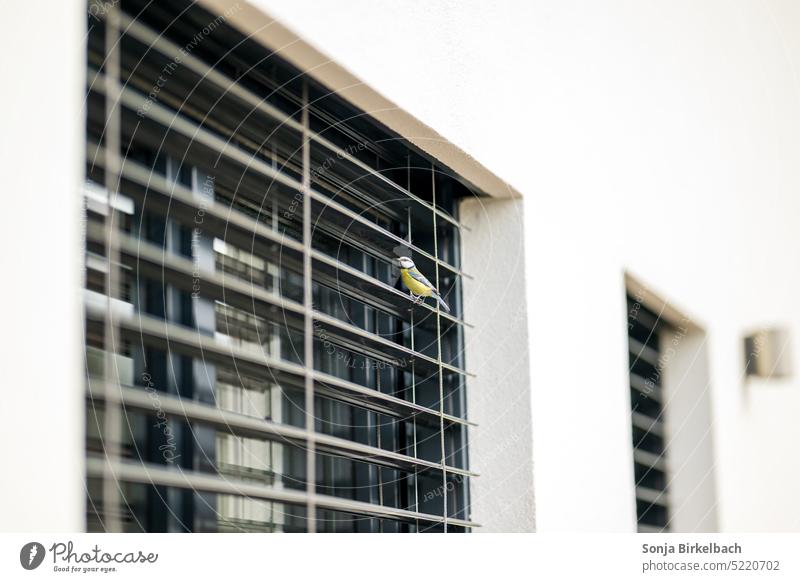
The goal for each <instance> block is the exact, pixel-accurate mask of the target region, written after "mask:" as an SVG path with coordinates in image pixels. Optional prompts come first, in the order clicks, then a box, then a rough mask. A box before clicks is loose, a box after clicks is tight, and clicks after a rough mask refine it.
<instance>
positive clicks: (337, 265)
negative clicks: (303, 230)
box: [311, 250, 474, 327]
mask: <svg viewBox="0 0 800 582" xmlns="http://www.w3.org/2000/svg"><path fill="white" fill-rule="evenodd" d="M311 257H312V259H313V260H314V271H315V273H316V272H320V273H325V274H327V276H328V277H329V278H331V279H332V280H333V281H335V282H336V283H337V288H346V289H349V290H351V294H353V296H355V297H356V298H357V299H359V300H360V301H364V302H365V303H369V304H371V305H375V306H376V307H378V309H382V310H384V311H394V312H395V313H396V314H398V316H399V317H401V319H406V320H408V316H406V317H403V316H402V315H399V314H401V313H402V312H404V311H405V312H406V313H410V312H412V311H413V313H414V324H415V325H420V324H421V322H422V324H423V325H424V321H425V320H426V318H433V317H435V316H436V309H435V308H434V307H432V306H431V305H430V304H429V303H414V302H413V301H411V298H410V296H409V295H408V293H405V292H403V291H400V290H399V289H396V288H395V287H392V286H391V285H387V284H386V283H384V282H383V281H380V280H379V279H376V278H375V277H370V276H369V275H367V274H365V273H364V272H362V271H359V270H358V269H355V268H353V267H351V266H350V265H347V264H346V263H342V262H341V261H337V260H336V259H334V258H332V257H329V256H328V255H326V254H325V253H322V252H320V251H316V250H314V251H311ZM352 290H360V291H361V293H355V292H354V291H352ZM441 317H442V319H444V320H447V321H450V322H452V323H456V324H458V325H464V326H467V327H474V325H472V324H470V323H467V322H465V321H464V320H463V319H458V318H457V317H453V316H452V315H450V314H449V313H445V312H441ZM431 321H432V323H433V324H434V325H435V320H434V319H431Z"/></svg>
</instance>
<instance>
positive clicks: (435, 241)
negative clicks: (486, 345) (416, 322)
mask: <svg viewBox="0 0 800 582" xmlns="http://www.w3.org/2000/svg"><path fill="white" fill-rule="evenodd" d="M431 194H432V201H433V212H432V216H433V256H434V257H435V259H436V261H435V262H434V270H435V275H436V277H435V279H434V280H435V281H436V288H437V289H439V236H438V232H437V230H436V227H437V224H436V166H435V165H434V164H431ZM436 363H437V364H438V366H439V442H440V444H441V449H442V499H443V500H444V511H443V514H444V515H443V517H444V533H447V470H446V469H445V466H446V465H447V463H446V462H445V461H446V457H445V446H444V378H443V376H442V371H443V370H442V308H441V305H440V304H439V302H438V301H437V302H436Z"/></svg>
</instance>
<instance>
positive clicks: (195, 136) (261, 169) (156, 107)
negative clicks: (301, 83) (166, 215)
mask: <svg viewBox="0 0 800 582" xmlns="http://www.w3.org/2000/svg"><path fill="white" fill-rule="evenodd" d="M89 74H90V75H94V76H95V79H94V86H93V87H92V89H93V90H95V91H101V90H102V91H105V90H106V85H107V82H106V78H105V76H104V75H102V74H99V73H98V72H97V71H95V70H90V71H89ZM119 101H120V104H121V105H123V106H124V107H126V108H128V109H129V110H130V111H133V112H135V111H138V110H140V109H141V108H142V107H143V106H145V105H147V118H148V119H151V120H153V121H155V122H156V123H158V124H160V125H161V126H163V127H165V128H169V130H170V131H172V132H175V133H179V134H181V135H182V136H184V137H185V138H186V139H188V140H190V141H191V142H192V143H197V144H200V145H202V146H203V147H206V148H208V149H210V150H212V151H214V152H215V153H217V154H219V155H221V156H224V157H226V158H228V159H230V160H232V161H233V162H235V163H237V164H239V165H240V166H243V167H245V168H247V169H249V170H253V171H255V172H257V173H259V174H261V175H262V176H264V177H266V178H269V179H270V180H272V181H274V182H278V183H280V184H283V185H284V186H287V187H289V188H292V189H294V190H297V191H298V192H301V191H302V189H303V188H302V184H300V182H298V181H297V180H295V179H294V178H292V177H291V176H289V175H287V174H284V173H283V172H281V171H279V170H278V169H276V168H274V167H273V166H271V165H270V164H268V163H266V162H264V161H263V160H261V159H259V158H256V157H255V156H253V154H251V153H249V152H247V151H244V150H242V149H239V148H238V147H236V146H234V145H232V144H231V143H230V142H228V141H225V140H224V139H222V138H221V137H219V136H217V135H216V134H214V133H212V132H210V131H208V130H206V129H203V128H202V127H201V126H199V125H197V124H196V123H194V122H192V121H189V120H188V119H186V118H185V117H182V116H181V115H180V114H178V113H177V112H175V111H173V110H171V109H168V108H167V107H164V106H163V105H160V104H158V103H156V102H153V101H148V97H147V96H146V95H143V94H142V93H139V92H137V91H134V90H133V89H129V88H124V89H122V91H120V99H119Z"/></svg>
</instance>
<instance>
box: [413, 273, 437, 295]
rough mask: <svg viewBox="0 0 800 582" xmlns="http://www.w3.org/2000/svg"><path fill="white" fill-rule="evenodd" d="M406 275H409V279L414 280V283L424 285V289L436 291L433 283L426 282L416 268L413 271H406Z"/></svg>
mask: <svg viewBox="0 0 800 582" xmlns="http://www.w3.org/2000/svg"><path fill="white" fill-rule="evenodd" d="M408 274H409V275H410V276H411V278H412V279H414V280H415V281H419V282H420V283H422V284H423V285H425V286H426V287H430V288H431V289H433V290H434V291H436V287H434V286H433V283H431V282H430V281H428V279H427V278H426V277H425V275H423V274H422V273H420V272H419V271H418V270H417V269H416V268H414V269H409V270H408ZM437 293H438V291H437Z"/></svg>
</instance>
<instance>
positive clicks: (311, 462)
mask: <svg viewBox="0 0 800 582" xmlns="http://www.w3.org/2000/svg"><path fill="white" fill-rule="evenodd" d="M302 124H303V202H304V204H303V305H304V306H305V308H306V309H305V316H304V317H305V333H304V334H303V343H304V350H303V353H304V354H305V368H306V376H305V407H306V418H305V426H306V496H307V498H306V522H307V524H308V532H309V533H314V532H315V531H316V530H317V515H316V511H317V507H316V506H317V503H316V495H317V490H316V483H317V477H316V468H317V465H316V442H315V439H314V378H313V376H312V371H313V369H314V343H313V342H314V338H313V336H312V333H311V330H312V326H313V323H314V322H313V317H312V313H311V311H312V309H313V305H312V293H311V167H310V166H311V144H310V141H309V139H310V137H311V136H310V132H309V119H308V80H307V79H303V110H302Z"/></svg>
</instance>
